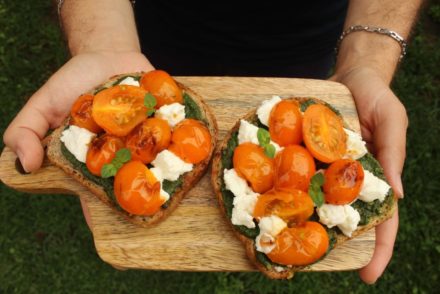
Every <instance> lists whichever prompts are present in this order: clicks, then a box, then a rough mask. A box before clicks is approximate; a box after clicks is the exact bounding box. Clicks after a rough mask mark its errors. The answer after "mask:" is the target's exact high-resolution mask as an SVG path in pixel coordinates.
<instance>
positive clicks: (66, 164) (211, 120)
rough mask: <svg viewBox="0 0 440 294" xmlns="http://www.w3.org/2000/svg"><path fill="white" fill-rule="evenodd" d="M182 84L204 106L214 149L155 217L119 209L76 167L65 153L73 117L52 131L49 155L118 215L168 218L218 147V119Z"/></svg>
mask: <svg viewBox="0 0 440 294" xmlns="http://www.w3.org/2000/svg"><path fill="white" fill-rule="evenodd" d="M139 75H142V73H129V74H122V75H117V76H114V77H111V78H110V79H109V80H108V81H106V82H105V83H104V84H102V85H100V86H98V87H97V88H99V87H106V86H110V85H112V84H113V83H114V82H115V81H116V80H118V79H119V78H122V77H123V76H139ZM177 84H178V86H179V87H180V88H181V89H182V90H183V91H184V92H186V93H188V94H189V95H190V96H191V98H192V99H193V100H194V101H195V102H196V103H197V105H198V107H199V108H200V110H201V112H202V115H203V117H204V119H205V120H206V121H207V123H208V124H207V127H208V129H209V132H210V134H211V138H212V140H211V152H210V154H209V156H208V157H207V158H206V159H205V160H203V161H202V162H200V163H198V164H195V165H194V168H193V170H192V171H190V172H188V173H186V174H184V176H183V184H182V186H181V187H179V188H177V189H176V191H175V192H174V193H173V194H172V195H171V198H170V200H169V202H168V206H167V207H166V208H162V207H161V208H160V210H159V211H158V212H157V213H155V214H154V215H153V216H137V215H131V214H129V213H127V212H125V211H123V210H121V209H118V204H117V203H115V202H114V201H113V200H112V199H110V197H109V196H108V195H107V193H106V192H105V190H104V189H103V188H102V187H101V186H100V185H97V184H95V183H94V182H92V181H90V180H88V179H87V178H86V177H85V176H84V175H83V174H82V173H81V172H80V171H79V170H77V169H75V167H74V166H73V165H72V163H70V161H68V160H67V159H66V158H65V157H64V155H63V154H62V152H61V140H60V137H61V133H62V132H63V130H64V128H65V127H66V126H67V125H68V122H69V120H68V119H67V120H66V121H65V122H64V123H63V125H61V126H60V127H58V128H57V129H56V130H55V131H54V132H53V133H52V134H51V139H50V142H49V143H48V145H47V156H48V158H49V160H50V161H51V162H52V163H53V164H54V165H56V166H58V167H60V168H61V169H62V170H63V171H64V172H66V173H67V174H69V175H70V176H72V177H73V178H74V179H75V180H77V181H78V182H80V183H81V184H82V185H84V186H85V187H87V188H88V189H89V190H90V191H91V192H92V193H93V194H94V195H95V196H96V197H98V199H99V200H101V201H102V202H104V203H105V204H107V205H108V206H109V207H110V208H112V210H113V211H114V212H115V213H117V214H118V215H120V216H122V217H123V218H125V219H126V220H127V221H129V222H131V223H133V224H136V225H139V226H142V227H150V226H153V225H155V224H157V223H159V222H160V221H162V220H164V219H165V218H166V217H168V215H170V213H171V212H173V210H174V209H176V207H177V206H178V204H179V202H180V201H181V200H182V199H183V198H184V197H185V194H186V193H187V192H188V191H189V190H190V189H191V188H192V187H193V186H194V185H195V184H196V183H197V182H198V181H199V180H200V178H201V177H202V176H203V174H204V173H205V171H206V169H207V168H208V165H209V162H210V159H211V157H212V154H213V153H214V150H215V144H216V138H217V132H218V130H217V122H216V120H215V117H214V115H213V114H212V112H211V110H210V108H209V107H208V106H207V105H206V103H205V102H204V101H203V99H202V98H201V97H200V96H199V95H198V94H196V93H195V92H193V91H192V90H191V89H189V88H187V87H186V86H185V85H183V84H181V83H177Z"/></svg>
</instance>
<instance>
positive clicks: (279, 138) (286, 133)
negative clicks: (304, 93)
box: [269, 100, 302, 146]
mask: <svg viewBox="0 0 440 294" xmlns="http://www.w3.org/2000/svg"><path fill="white" fill-rule="evenodd" d="M269 132H270V137H271V138H272V140H273V141H274V142H276V143H278V144H279V145H280V146H288V145H291V144H299V143H301V141H302V115H301V112H300V110H299V105H298V103H297V102H295V101H289V100H283V101H281V102H279V103H277V104H276V105H275V106H274V107H273V109H272V111H271V112H270V116H269Z"/></svg>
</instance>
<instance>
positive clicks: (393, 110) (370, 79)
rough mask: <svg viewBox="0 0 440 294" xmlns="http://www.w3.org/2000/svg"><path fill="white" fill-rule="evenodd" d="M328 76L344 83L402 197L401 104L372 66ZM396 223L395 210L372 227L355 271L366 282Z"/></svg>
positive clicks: (387, 255)
mask: <svg viewBox="0 0 440 294" xmlns="http://www.w3.org/2000/svg"><path fill="white" fill-rule="evenodd" d="M330 80H333V81H336V82H340V83H342V84H344V85H345V86H347V87H348V88H349V89H350V91H351V93H352V95H353V97H354V100H355V103H356V108H357V111H358V116H359V120H360V124H361V133H362V138H363V139H364V140H365V141H366V142H367V145H368V147H369V149H370V151H372V152H373V153H374V154H375V156H376V158H377V159H378V160H379V162H380V164H381V165H382V167H383V169H384V172H385V177H386V178H387V180H388V182H389V183H390V185H391V187H392V188H393V190H394V193H395V195H396V196H397V197H398V198H403V186H402V180H401V174H402V169H403V164H404V161H405V146H406V129H407V127H408V117H407V115H406V110H405V107H404V106H403V104H402V103H401V102H400V101H399V99H398V98H397V97H396V95H394V93H393V92H392V91H391V89H390V87H389V85H388V83H387V82H386V81H385V80H384V79H383V78H382V76H381V75H380V74H379V73H378V72H377V71H376V70H374V69H372V68H368V67H358V68H354V69H351V70H349V71H347V72H344V73H338V71H336V73H335V75H333V76H332V77H331V78H330ZM398 226H399V217H398V212H397V211H396V212H395V213H394V215H393V217H392V218H391V219H389V220H387V221H386V222H384V223H382V224H380V225H379V226H377V227H376V247H375V250H374V254H373V258H372V259H371V261H370V263H369V264H368V265H367V266H365V267H364V268H362V269H361V270H360V271H359V275H360V278H361V279H362V280H363V281H364V282H365V283H368V284H372V283H375V282H376V280H377V279H378V278H379V277H380V276H381V275H382V273H383V271H384V270H385V268H386V266H387V265H388V263H389V261H390V259H391V256H392V254H393V247H394V242H395V239H396V235H397V229H398Z"/></svg>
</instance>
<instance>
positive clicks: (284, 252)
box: [267, 222, 329, 266]
mask: <svg viewBox="0 0 440 294" xmlns="http://www.w3.org/2000/svg"><path fill="white" fill-rule="evenodd" d="M328 246H329V239H328V235H327V232H326V230H325V229H324V228H323V226H322V225H321V224H319V223H317V222H305V223H303V224H302V225H299V226H295V227H292V228H286V229H284V230H283V231H281V233H280V234H279V235H277V236H276V239H275V248H274V249H273V250H272V251H271V252H269V253H268V254H267V256H268V257H269V258H270V260H272V261H273V262H276V263H279V264H283V265H293V266H301V265H308V264H311V263H314V262H316V261H318V260H319V259H320V258H321V257H323V256H324V254H325V253H326V252H327V249H328Z"/></svg>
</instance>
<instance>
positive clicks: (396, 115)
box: [374, 90, 408, 198]
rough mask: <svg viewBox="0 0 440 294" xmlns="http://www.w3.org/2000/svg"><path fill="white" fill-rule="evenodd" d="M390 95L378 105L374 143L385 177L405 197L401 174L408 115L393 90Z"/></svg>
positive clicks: (399, 194)
mask: <svg viewBox="0 0 440 294" xmlns="http://www.w3.org/2000/svg"><path fill="white" fill-rule="evenodd" d="M388 95H389V96H388V97H387V98H389V99H381V100H382V101H383V102H381V104H382V105H380V104H379V105H377V107H378V109H377V112H376V113H377V116H376V119H375V120H376V122H377V123H376V124H375V127H374V145H375V149H376V153H377V154H376V156H377V159H378V160H379V162H380V164H381V165H382V167H383V169H384V173H385V177H386V178H387V180H388V181H389V183H390V185H391V187H392V188H393V190H394V193H395V194H396V196H397V197H399V198H403V186H402V180H401V175H402V169H403V164H404V161H405V155H406V130H407V127H408V117H407V115H406V110H405V107H404V106H403V105H402V103H400V101H399V99H398V98H397V97H396V96H395V95H394V94H393V93H392V91H391V90H389V93H388ZM384 98H385V97H384Z"/></svg>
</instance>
